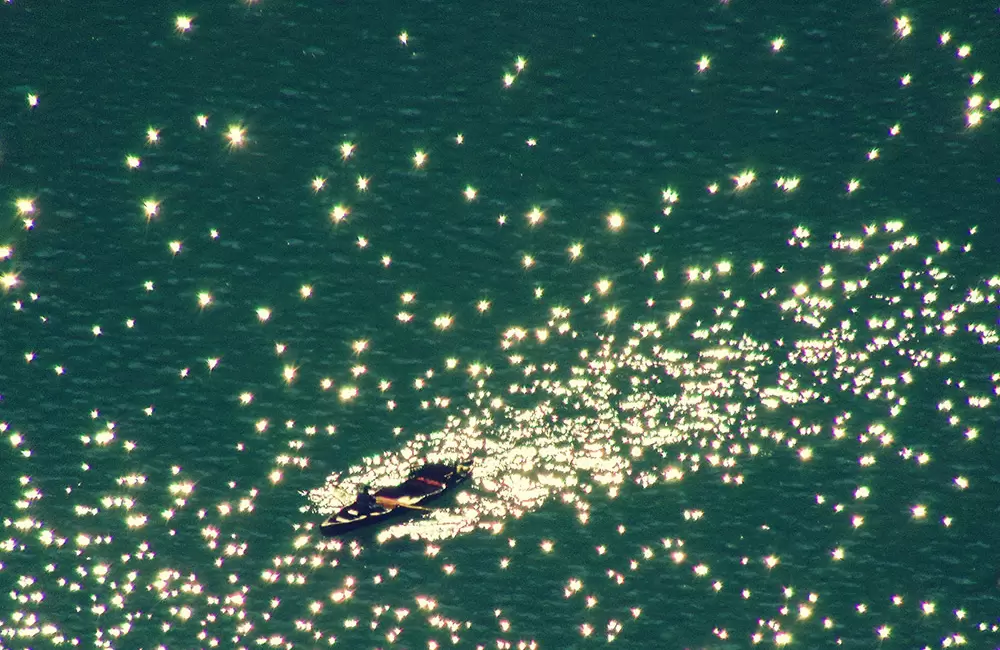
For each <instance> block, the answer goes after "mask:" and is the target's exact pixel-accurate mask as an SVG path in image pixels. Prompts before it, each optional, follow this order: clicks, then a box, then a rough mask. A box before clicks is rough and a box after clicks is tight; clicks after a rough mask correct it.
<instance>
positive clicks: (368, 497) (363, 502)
mask: <svg viewBox="0 0 1000 650" xmlns="http://www.w3.org/2000/svg"><path fill="white" fill-rule="evenodd" d="M354 503H355V505H356V506H357V508H358V510H359V511H361V512H371V511H372V510H375V509H376V508H378V507H380V506H381V504H380V503H379V502H378V499H377V498H376V497H375V495H374V494H372V486H370V485H368V484H367V483H365V484H364V485H362V486H361V488H360V489H359V490H358V498H357V499H356V500H355V501H354Z"/></svg>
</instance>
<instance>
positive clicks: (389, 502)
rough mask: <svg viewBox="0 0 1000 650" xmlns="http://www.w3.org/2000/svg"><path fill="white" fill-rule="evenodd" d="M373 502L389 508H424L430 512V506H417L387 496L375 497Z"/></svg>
mask: <svg viewBox="0 0 1000 650" xmlns="http://www.w3.org/2000/svg"><path fill="white" fill-rule="evenodd" d="M375 503H377V504H379V505H380V506H383V507H385V506H387V507H389V508H395V507H396V506H400V507H402V508H410V509H411V510H424V511H426V512H431V510H432V509H431V508H425V507H424V506H418V505H414V504H410V503H403V502H402V501H399V500H397V499H390V498H389V497H375Z"/></svg>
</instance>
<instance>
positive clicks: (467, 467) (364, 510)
mask: <svg viewBox="0 0 1000 650" xmlns="http://www.w3.org/2000/svg"><path fill="white" fill-rule="evenodd" d="M471 474H472V461H471V460H468V461H462V462H458V463H455V464H448V463H428V464H426V465H423V466H422V467H418V468H417V469H415V470H413V472H411V473H410V475H409V476H408V477H407V478H406V480H405V481H403V482H402V483H400V484H399V485H393V486H390V487H384V488H382V489H380V490H377V491H375V492H371V493H368V492H362V493H360V494H359V495H358V498H357V499H355V501H354V503H351V504H349V505H346V506H344V507H343V508H341V509H340V510H338V511H337V512H335V513H333V514H332V515H330V516H329V517H327V518H326V521H324V522H323V523H322V524H320V531H322V533H323V534H324V535H327V536H328V537H336V536H339V535H343V534H344V533H349V532H351V531H353V530H357V529H359V528H366V527H368V526H374V525H376V524H379V523H384V522H388V521H390V520H393V519H398V518H402V517H404V516H405V515H414V514H416V513H419V512H420V511H425V510H428V509H429V508H426V507H425V506H424V504H425V503H428V502H430V501H433V500H434V499H436V498H438V497H440V496H442V495H444V494H445V493H446V492H448V491H449V490H451V489H452V488H454V487H455V486H456V485H458V484H460V483H461V482H462V481H465V480H466V479H467V478H469V476H470V475H471Z"/></svg>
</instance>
